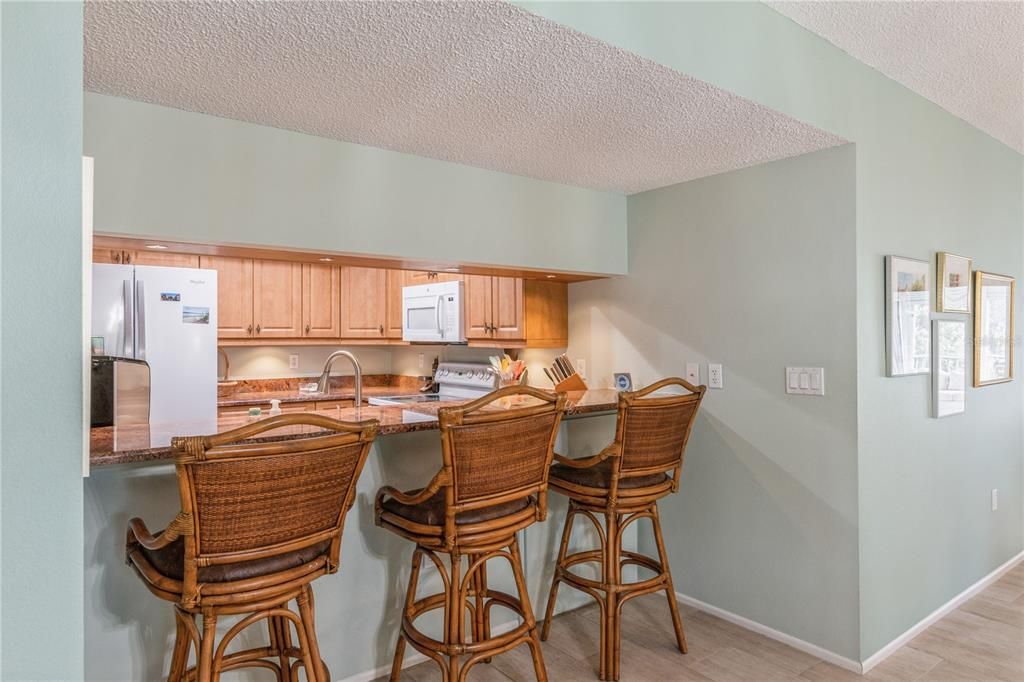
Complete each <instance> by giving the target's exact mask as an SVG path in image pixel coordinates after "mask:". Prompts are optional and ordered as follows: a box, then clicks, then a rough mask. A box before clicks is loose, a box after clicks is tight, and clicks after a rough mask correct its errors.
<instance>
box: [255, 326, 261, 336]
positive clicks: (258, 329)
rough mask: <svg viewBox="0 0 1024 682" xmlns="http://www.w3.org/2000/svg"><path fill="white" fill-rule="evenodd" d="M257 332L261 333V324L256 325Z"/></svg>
mask: <svg viewBox="0 0 1024 682" xmlns="http://www.w3.org/2000/svg"><path fill="white" fill-rule="evenodd" d="M256 333H257V334H259V333H260V326H259V325H256Z"/></svg>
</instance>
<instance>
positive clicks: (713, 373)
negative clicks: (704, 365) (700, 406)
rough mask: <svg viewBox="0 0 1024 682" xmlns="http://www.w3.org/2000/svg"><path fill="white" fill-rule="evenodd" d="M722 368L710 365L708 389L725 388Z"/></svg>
mask: <svg viewBox="0 0 1024 682" xmlns="http://www.w3.org/2000/svg"><path fill="white" fill-rule="evenodd" d="M723 383H724V381H723V379H722V366H721V365H708V388H723Z"/></svg>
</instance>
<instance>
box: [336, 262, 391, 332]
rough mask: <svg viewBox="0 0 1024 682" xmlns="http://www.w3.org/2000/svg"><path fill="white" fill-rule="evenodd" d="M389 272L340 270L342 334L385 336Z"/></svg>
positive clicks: (352, 268)
mask: <svg viewBox="0 0 1024 682" xmlns="http://www.w3.org/2000/svg"><path fill="white" fill-rule="evenodd" d="M387 287H388V271H387V270H384V269H382V268H361V267H344V268H342V269H341V337H342V338H347V339H385V338H387V334H386V330H385V325H386V324H387V323H388V321H387V309H388V296H387Z"/></svg>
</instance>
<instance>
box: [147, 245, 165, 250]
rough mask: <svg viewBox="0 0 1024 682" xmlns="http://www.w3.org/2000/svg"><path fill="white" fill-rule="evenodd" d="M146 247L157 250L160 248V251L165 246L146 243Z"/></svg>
mask: <svg viewBox="0 0 1024 682" xmlns="http://www.w3.org/2000/svg"><path fill="white" fill-rule="evenodd" d="M146 248H147V249H157V250H161V251H162V250H164V249H166V248H167V247H166V246H164V245H163V244H146Z"/></svg>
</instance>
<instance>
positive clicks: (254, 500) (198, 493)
mask: <svg viewBox="0 0 1024 682" xmlns="http://www.w3.org/2000/svg"><path fill="white" fill-rule="evenodd" d="M282 427H292V428H295V427H300V428H298V429H296V430H297V431H299V432H309V433H311V434H316V433H320V432H321V430H323V431H322V432H323V434H324V435H322V436H316V435H311V436H310V437H303V438H297V439H294V440H284V441H275V442H262V443H261V442H251V439H254V438H259V436H260V435H261V434H265V433H266V432H268V431H272V430H275V429H279V428H282ZM303 427H305V428H303ZM377 429H378V422H377V421H376V420H372V421H364V422H357V423H348V422H341V421H338V420H335V419H331V418H329V417H326V416H323V415H318V414H307V413H294V414H285V415H281V416H277V417H271V418H269V419H265V420H262V421H259V422H256V423H253V424H249V425H246V426H243V427H241V428H238V429H234V430H231V431H226V432H224V433H219V434H216V435H212V436H185V437H179V438H175V439H173V441H172V443H171V445H172V447H173V448H174V452H175V466H176V468H177V473H178V489H179V493H180V495H181V508H182V511H181V514H179V516H178V518H177V519H175V521H174V524H176V525H177V526H178V530H179V531H180V533H181V535H183V536H184V537H185V570H184V578H185V585H184V588H185V591H186V592H188V588H189V581H190V576H191V580H192V586H193V587H194V584H195V580H196V570H197V568H198V566H200V565H202V566H209V565H215V564H228V563H237V562H241V561H250V560H253V559H264V558H269V557H273V556H276V555H279V554H285V553H288V552H293V551H295V550H298V549H302V548H304V547H310V546H313V545H317V544H319V543H326V542H329V543H330V546H329V550H328V552H327V553H328V560H327V571H328V572H333V571H334V570H336V569H337V566H338V554H339V552H340V546H341V532H342V529H343V527H344V524H345V515H346V513H347V512H348V510H349V509H350V508H351V506H352V502H353V499H354V495H355V488H356V481H357V480H358V478H359V474H360V473H361V472H362V469H363V465H364V463H365V462H366V457H367V454H368V453H369V450H370V446H371V444H372V443H373V440H374V438H375V437H376V435H377ZM246 440H249V441H250V442H241V441H246Z"/></svg>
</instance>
